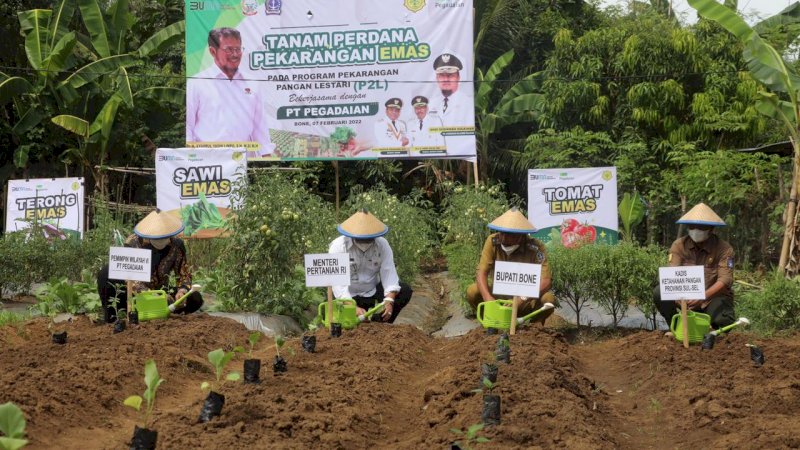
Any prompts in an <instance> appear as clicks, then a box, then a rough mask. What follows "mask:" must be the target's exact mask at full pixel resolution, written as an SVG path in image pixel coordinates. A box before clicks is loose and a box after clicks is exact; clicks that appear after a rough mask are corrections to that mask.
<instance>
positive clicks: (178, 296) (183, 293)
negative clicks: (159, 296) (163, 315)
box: [175, 288, 189, 300]
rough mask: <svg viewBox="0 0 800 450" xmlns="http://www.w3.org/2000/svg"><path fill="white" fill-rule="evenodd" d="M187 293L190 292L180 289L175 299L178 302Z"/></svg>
mask: <svg viewBox="0 0 800 450" xmlns="http://www.w3.org/2000/svg"><path fill="white" fill-rule="evenodd" d="M187 292H189V291H187V290H186V289H184V288H180V289H178V292H176V293H175V299H176V300H178V299H180V298H182V297H183V296H184V295H186V293H187Z"/></svg>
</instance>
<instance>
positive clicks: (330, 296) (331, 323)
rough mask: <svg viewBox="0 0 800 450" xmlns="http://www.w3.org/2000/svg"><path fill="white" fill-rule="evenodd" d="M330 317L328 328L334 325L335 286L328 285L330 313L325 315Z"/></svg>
mask: <svg viewBox="0 0 800 450" xmlns="http://www.w3.org/2000/svg"><path fill="white" fill-rule="evenodd" d="M325 317H327V318H328V329H329V330H330V329H331V325H333V288H331V287H330V286H328V314H327V315H326V316H325Z"/></svg>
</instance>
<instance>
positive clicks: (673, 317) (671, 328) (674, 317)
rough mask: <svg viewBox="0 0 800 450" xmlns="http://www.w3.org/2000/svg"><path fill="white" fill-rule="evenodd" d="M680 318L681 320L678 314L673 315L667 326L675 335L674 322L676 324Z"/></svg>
mask: <svg viewBox="0 0 800 450" xmlns="http://www.w3.org/2000/svg"><path fill="white" fill-rule="evenodd" d="M680 318H681V315H680V314H674V315H673V316H672V321H671V322H670V324H669V331H672V332H673V333H675V328H676V323H675V322H677V321H678V319H680Z"/></svg>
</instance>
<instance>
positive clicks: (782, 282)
mask: <svg viewBox="0 0 800 450" xmlns="http://www.w3.org/2000/svg"><path fill="white" fill-rule="evenodd" d="M736 312H737V314H739V315H740V316H744V317H747V318H748V319H750V323H751V327H752V329H753V330H755V331H757V332H759V333H763V334H767V335H771V334H775V333H780V332H792V331H795V330H798V329H800V282H798V281H797V279H786V278H784V277H783V276H781V275H780V274H779V273H777V272H776V273H773V274H771V276H770V277H768V278H767V280H766V282H765V283H764V284H763V285H762V286H757V287H754V288H750V289H748V290H744V291H743V292H737V297H736Z"/></svg>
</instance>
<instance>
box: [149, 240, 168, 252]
mask: <svg viewBox="0 0 800 450" xmlns="http://www.w3.org/2000/svg"><path fill="white" fill-rule="evenodd" d="M167 244H169V238H166V239H150V245H152V246H153V248H154V249H156V250H163V249H164V247H166V246H167Z"/></svg>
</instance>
